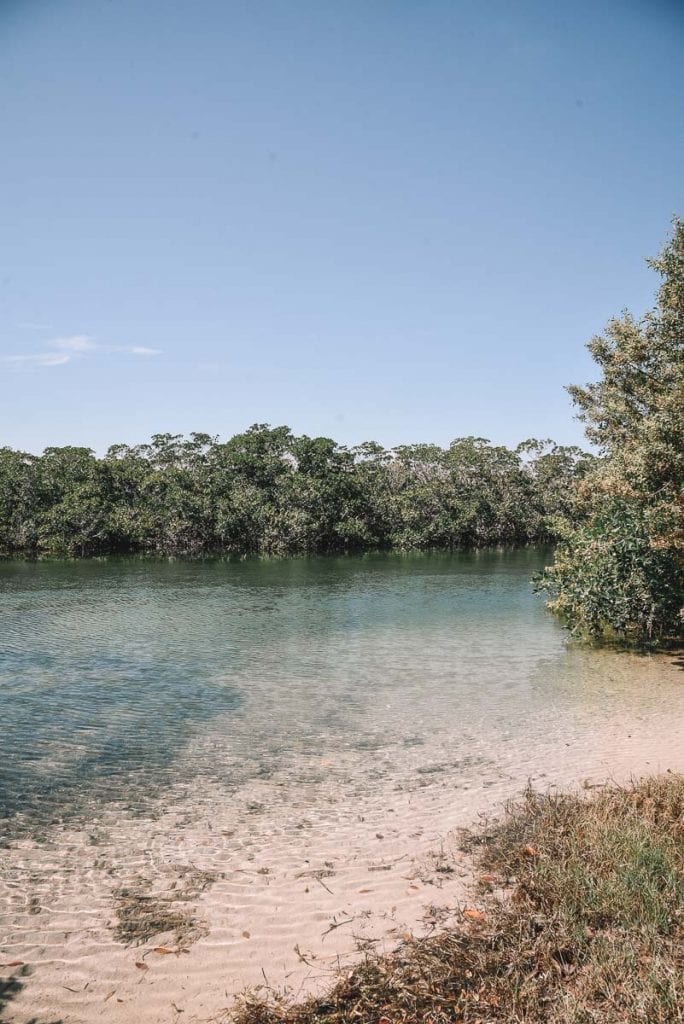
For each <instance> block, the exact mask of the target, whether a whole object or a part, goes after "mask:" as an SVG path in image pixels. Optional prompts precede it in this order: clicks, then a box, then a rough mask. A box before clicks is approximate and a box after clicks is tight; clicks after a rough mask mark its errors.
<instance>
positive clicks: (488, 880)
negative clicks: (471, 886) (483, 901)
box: [480, 875, 496, 885]
mask: <svg viewBox="0 0 684 1024" xmlns="http://www.w3.org/2000/svg"><path fill="white" fill-rule="evenodd" d="M480 881H481V882H483V883H484V884H485V885H492V884H493V883H494V882H496V875H480Z"/></svg>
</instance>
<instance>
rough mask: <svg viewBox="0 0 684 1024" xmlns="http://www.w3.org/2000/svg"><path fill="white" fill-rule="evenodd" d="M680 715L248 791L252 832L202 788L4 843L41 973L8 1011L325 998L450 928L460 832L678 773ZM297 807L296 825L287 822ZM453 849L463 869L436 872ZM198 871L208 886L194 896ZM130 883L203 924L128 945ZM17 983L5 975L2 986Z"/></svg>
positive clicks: (70, 1020) (218, 1012)
mask: <svg viewBox="0 0 684 1024" xmlns="http://www.w3.org/2000/svg"><path fill="white" fill-rule="evenodd" d="M670 668H671V671H672V672H675V671H678V670H677V669H676V668H675V667H674V666H671V667H670ZM677 681H678V680H677ZM681 692H682V705H681V711H682V712H684V688H682V691H681ZM677 710H678V709H672V708H670V709H669V710H668V709H666V708H663V707H657V708H655V709H654V708H650V709H649V708H646V707H642V708H640V709H639V711H638V713H636V714H633V715H632V717H631V718H629V719H628V718H627V717H624V716H623V718H621V717H620V716H617V717H616V718H613V719H612V720H610V721H600V722H598V721H597V722H596V723H595V726H594V728H593V730H592V732H591V737H592V744H591V745H590V746H589V745H588V746H587V747H586V748H585V749H582V750H578V749H575V748H574V747H573V746H572V745H570V746H565V747H560V746H559V745H558V743H557V742H556V741H554V739H553V737H551V738H550V740H549V743H548V745H547V746H546V748H544V749H538V750H536V751H535V752H534V756H532V757H530V756H529V755H530V753H531V752H528V756H527V760H525V757H524V753H525V752H524V751H519V750H516V749H515V747H512V748H509V749H508V751H505V752H504V751H503V750H502V752H501V753H502V760H501V762H500V763H499V764H498V765H494V766H486V765H485V766H482V765H478V764H474V765H473V767H472V771H471V772H470V773H469V774H468V773H466V775H465V776H464V772H463V769H461V771H460V773H459V770H458V769H454V768H450V767H449V765H443V766H442V769H443V770H442V771H439V772H437V771H428V772H427V773H426V774H424V775H422V776H421V777H420V779H419V783H418V784H417V785H416V787H415V788H414V789H412V790H410V791H406V790H404V791H402V790H397V789H392V786H391V777H390V779H389V783H388V785H387V786H381V787H379V788H375V789H371V790H370V791H369V792H368V793H366V794H365V795H364V794H363V793H357V794H356V795H354V793H353V792H351V793H347V794H346V795H345V794H343V795H342V796H343V798H342V799H341V800H340V794H339V793H337V794H336V793H335V790H334V787H332V788H328V790H326V787H325V784H318V785H315V784H313V783H311V784H310V785H309V787H308V791H307V786H302V785H301V784H299V785H296V786H294V788H293V790H292V791H288V790H286V789H284V788H283V786H282V785H279V784H278V780H275V781H274V780H263V781H259V780H253V781H252V782H250V783H249V784H248V785H247V786H246V787H245V789H244V792H242V793H241V794H240V795H239V800H240V801H242V803H241V807H242V808H243V809H244V807H249V806H251V807H252V808H253V810H252V811H249V812H248V814H247V815H246V817H245V816H243V819H242V822H241V821H240V820H239V815H238V814H237V810H236V804H237V803H238V797H237V795H236V796H234V797H230V798H228V799H227V798H226V795H225V792H223V791H222V790H221V789H220V787H216V788H214V787H212V786H211V785H204V786H203V792H202V798H201V801H199V800H197V801H196V802H195V806H194V808H193V813H192V814H190V813H189V811H188V805H187V804H185V803H183V802H179V804H178V805H177V806H173V803H172V802H171V803H170V804H169V805H168V806H167V807H166V809H165V811H164V813H163V814H162V815H161V816H160V817H159V818H157V819H142V820H141V819H135V818H130V817H129V818H126V816H125V815H122V814H121V812H120V811H119V812H117V811H115V810H113V811H109V812H106V813H103V814H102V815H101V816H100V818H99V819H98V820H97V821H95V822H93V823H92V824H91V827H90V830H87V829H75V830H73V831H72V832H70V831H69V829H68V827H67V828H64V829H59V828H58V829H56V830H55V829H53V832H52V835H51V837H50V839H49V841H48V842H46V843H43V844H37V843H35V842H33V841H31V840H30V839H24V840H18V841H16V842H14V843H10V846H9V848H8V849H5V850H2V851H0V863H1V864H2V882H1V883H0V906H1V907H2V933H1V937H0V962H2V963H3V964H4V965H7V964H12V963H15V964H16V962H17V961H21V965H25V967H24V966H21V965H17V967H15V968H14V972H15V973H16V971H17V970H23V969H27V970H28V971H29V972H30V973H28V974H27V975H26V977H25V978H24V979H23V985H24V987H23V988H22V990H21V991H20V992H18V993H17V994H16V997H15V998H13V999H12V1001H11V1003H9V1005H8V1007H7V1009H6V1010H5V1016H4V1018H3V1019H4V1020H6V1021H7V1022H8V1024H27V1021H28V1020H30V1019H31V1017H37V1019H38V1020H39V1021H41V1022H42V1021H51V1020H54V1019H59V1020H62V1021H64V1024H92V1022H94V1021H98V1020H101V1019H106V1020H107V1021H111V1022H112V1024H129V1022H130V1021H131V1020H132V1019H135V1020H136V1022H138V1021H139V1022H140V1024H165V1022H167V1021H169V1022H170V1021H177V1020H180V1019H182V1020H183V1021H184V1022H188V1021H192V1022H195V1021H197V1022H199V1021H210V1020H214V1019H217V1020H221V1019H228V1018H227V1014H229V1012H230V1010H231V1007H232V1006H233V1003H234V997H235V995H236V994H237V993H239V992H240V991H241V990H243V989H245V988H246V987H253V986H259V985H268V986H269V987H273V988H275V989H287V990H288V991H289V992H290V993H291V994H292V995H294V996H297V995H299V996H302V995H305V994H308V993H314V992H320V991H321V990H322V989H324V988H325V987H326V985H328V984H329V982H330V977H331V970H332V969H333V968H335V967H337V966H339V965H343V966H351V965H352V964H353V962H354V960H355V958H356V957H358V955H359V954H358V944H359V943H360V944H361V946H362V947H365V948H369V949H370V948H372V949H374V950H375V951H378V952H382V951H387V950H389V949H391V948H392V947H393V946H396V945H397V943H398V942H400V941H401V938H402V935H404V934H405V933H408V932H409V931H411V932H415V933H416V934H417V935H419V934H421V930H422V931H425V930H426V929H428V930H429V929H430V927H434V926H435V923H436V922H437V921H440V920H441V921H444V920H446V919H447V918H448V915H449V913H450V912H451V911H453V909H454V908H456V907H458V905H459V903H461V902H462V901H463V900H464V899H465V896H466V891H467V888H466V887H467V882H468V879H469V877H470V862H469V860H468V858H467V857H465V856H464V855H462V854H460V853H459V852H458V850H457V841H456V833H457V830H458V829H459V828H463V827H471V826H473V825H476V824H477V821H478V818H479V819H480V820H481V819H482V816H483V815H486V816H490V815H492V814H497V813H498V812H500V809H501V806H502V804H503V802H505V801H507V800H509V799H513V798H515V797H517V796H519V794H520V792H521V790H522V789H523V788H524V787H525V784H526V783H527V781H528V780H529V781H530V782H531V783H532V784H533V786H535V788H536V789H538V790H540V791H542V792H543V791H544V790H546V789H549V788H551V787H556V786H557V787H559V788H561V789H564V790H570V791H572V790H578V789H581V788H582V787H583V786H584V787H586V788H592V787H596V786H600V785H601V784H603V783H604V782H606V781H616V782H625V781H627V780H628V779H629V778H630V777H641V776H644V775H653V774H659V773H661V772H665V771H666V770H668V769H670V770H672V771H676V772H683V771H684V714H682V713H679V714H677V713H676V712H677ZM371 760H372V758H369V761H371ZM321 769H322V770H323V771H324V770H325V766H324V765H321ZM295 791H296V794H297V795H296V797H293V793H295ZM336 797H337V798H336ZM293 799H296V800H298V801H299V809H297V807H296V806H295V808H294V810H295V812H296V813H295V814H294V816H293V815H290V816H289V817H288V818H286V816H284V815H279V814H278V813H277V808H278V807H285V806H287V807H288V808H290V809H292V800H293ZM447 855H448V857H449V858H450V860H451V863H454V864H456V865H457V869H456V870H454V871H453V872H443V871H440V865H441V864H443V858H444V857H445V856H447ZM193 871H195V872H199V875H198V876H193V875H192V872H193ZM193 877H195V878H196V877H201V878H205V879H206V880H209V879H210V880H209V881H207V884H206V887H205V888H203V889H202V888H201V886H200V888H199V889H198V887H197V885H195V890H193V889H192V878H193ZM189 878H190V882H191V884H190V885H189V886H188V879H189ZM125 887H127V889H128V891H129V893H130V892H132V893H133V894H134V895H135V894H136V893H137V894H138V896H140V897H141V899H142V900H145V899H147V897H148V896H149V895H150V894H152V895H156V896H159V895H161V896H162V899H164V900H166V899H167V898H169V896H170V894H172V893H177V892H179V891H180V893H181V900H180V901H178V902H177V903H174V906H175V907H176V909H177V908H178V907H179V906H180V910H181V912H182V913H184V914H186V915H187V916H188V921H189V922H190V921H191V922H192V927H191V928H190V936H189V937H190V941H188V942H187V943H184V939H183V937H182V936H181V937H180V941H177V939H178V936H175V935H174V934H173V933H162V932H157V933H154V934H152V935H150V936H149V938H148V939H147V941H145V942H143V943H141V944H140V945H128V946H127V945H123V944H122V943H121V942H120V941H117V938H116V927H117V922H118V921H119V918H118V916H117V915H118V913H120V911H121V906H122V904H121V900H120V897H119V903H118V904H117V902H116V897H115V894H116V893H117V892H119V893H120V891H121V889H122V888H125ZM117 908H118V909H117ZM445 908H448V909H445ZM426 915H427V916H426ZM186 937H187V936H186ZM182 949H185V950H187V951H186V952H180V951H179V952H176V950H182ZM168 950H171V951H172V953H171V954H170V953H169V952H168ZM141 964H142V966H139V965H141ZM11 973H12V969H11V968H8V967H7V966H5V967H4V970H3V974H2V977H6V976H7V975H10V974H11Z"/></svg>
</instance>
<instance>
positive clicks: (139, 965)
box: [135, 960, 149, 971]
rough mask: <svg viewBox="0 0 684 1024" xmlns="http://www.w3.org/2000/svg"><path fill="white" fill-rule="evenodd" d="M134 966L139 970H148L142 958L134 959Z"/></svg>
mask: <svg viewBox="0 0 684 1024" xmlns="http://www.w3.org/2000/svg"><path fill="white" fill-rule="evenodd" d="M135 966H136V967H137V968H138V970H139V971H149V967H148V966H147V964H144V963H143V962H142V960H136V961H135Z"/></svg>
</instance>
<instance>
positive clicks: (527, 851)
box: [523, 846, 539, 857]
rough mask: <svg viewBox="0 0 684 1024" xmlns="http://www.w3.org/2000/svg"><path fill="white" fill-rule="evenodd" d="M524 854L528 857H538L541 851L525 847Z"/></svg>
mask: <svg viewBox="0 0 684 1024" xmlns="http://www.w3.org/2000/svg"><path fill="white" fill-rule="evenodd" d="M523 853H524V854H525V856H526V857H538V856H539V850H538V849H537V847H536V846H525V847H523Z"/></svg>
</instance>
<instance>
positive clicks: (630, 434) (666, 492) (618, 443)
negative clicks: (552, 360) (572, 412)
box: [542, 220, 684, 644]
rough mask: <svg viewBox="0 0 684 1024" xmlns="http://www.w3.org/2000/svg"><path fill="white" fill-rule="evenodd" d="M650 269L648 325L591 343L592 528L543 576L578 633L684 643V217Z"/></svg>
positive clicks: (582, 396) (584, 496)
mask: <svg viewBox="0 0 684 1024" xmlns="http://www.w3.org/2000/svg"><path fill="white" fill-rule="evenodd" d="M649 265H650V266H651V267H653V269H655V270H656V271H657V272H658V273H659V274H660V275H661V277H662V279H663V281H662V285H661V287H660V290H659V292H658V301H657V304H656V307H655V308H654V309H653V310H652V311H651V312H650V313H648V314H647V315H646V316H645V317H644V318H643V320H642V321H641V322H637V321H635V320H634V318H633V317H632V316H630V315H629V314H627V313H626V314H624V315H623V316H622V317H621V318H619V319H615V320H612V321H611V322H610V323H609V324H608V326H607V328H606V332H605V335H604V336H602V337H598V338H594V339H593V340H592V341H591V342H590V343H589V346H588V348H589V351H590V352H591V354H592V356H593V357H594V360H595V361H596V363H597V364H598V366H599V368H600V370H601V378H600V379H599V380H598V381H597V382H595V383H592V384H588V385H586V387H571V388H569V389H568V390H569V391H570V394H571V395H572V397H573V400H574V401H575V403H576V404H577V406H578V407H579V409H580V419H582V420H583V421H584V422H585V423H586V432H587V436H588V437H589V439H590V440H591V441H593V442H594V443H595V444H597V445H598V446H599V448H600V450H601V452H602V454H603V456H604V458H603V459H602V460H601V461H600V462H599V463H597V464H596V466H594V468H593V469H592V470H591V471H590V472H589V473H588V474H587V475H586V476H585V478H584V479H583V480H582V481H581V483H580V485H579V487H578V489H577V497H576V501H575V505H574V519H575V520H577V517H578V516H579V517H580V520H581V522H580V523H579V524H577V522H575V524H574V525H573V524H568V523H567V522H566V523H565V524H564V525H562V524H561V526H560V532H561V533H562V534H564V541H563V543H562V544H561V545H560V546H559V548H558V551H557V554H556V562H555V565H554V566H552V567H551V568H550V569H549V570H547V572H546V573H545V574H544V577H543V580H542V585H543V586H544V587H545V588H546V589H547V590H549V591H550V592H551V594H552V595H553V596H552V601H551V607H552V608H554V609H556V610H557V611H559V612H560V613H561V614H562V615H563V616H564V617H565V618H566V619H567V621H568V623H569V625H570V626H571V627H572V629H573V630H574V631H575V632H576V633H578V634H585V635H589V636H592V637H595V638H615V639H618V640H623V641H628V642H634V643H636V644H654V643H662V642H666V641H677V640H678V639H681V637H682V626H683V615H682V605H683V602H684V561H683V549H684V524H683V513H684V222H683V221H681V220H675V222H674V231H673V234H672V238H671V239H670V241H669V242H668V244H667V245H666V246H665V249H664V251H663V253H662V254H661V256H660V257H659V258H658V259H655V260H651V261H649ZM559 512H560V513H561V516H563V515H564V514H566V513H565V511H564V510H563V509H560V510H559Z"/></svg>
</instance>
